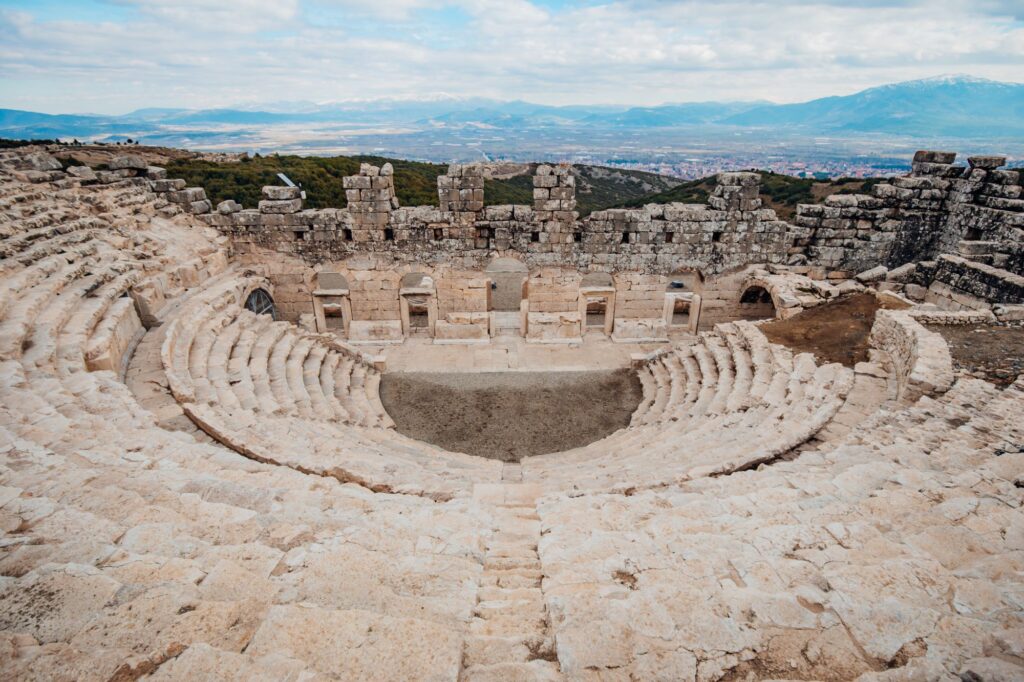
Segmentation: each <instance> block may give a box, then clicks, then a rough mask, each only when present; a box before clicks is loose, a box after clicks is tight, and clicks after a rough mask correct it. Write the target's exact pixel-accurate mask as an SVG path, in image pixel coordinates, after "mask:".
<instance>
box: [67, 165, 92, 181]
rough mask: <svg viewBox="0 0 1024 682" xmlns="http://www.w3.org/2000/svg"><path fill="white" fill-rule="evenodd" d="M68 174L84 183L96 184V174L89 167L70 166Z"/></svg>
mask: <svg viewBox="0 0 1024 682" xmlns="http://www.w3.org/2000/svg"><path fill="white" fill-rule="evenodd" d="M67 172H68V175H70V176H72V177H74V178H78V179H79V180H81V181H82V182H94V181H95V180H96V172H95V171H94V170H93V169H92V168H89V167H88V166H70V167H69V168H68V171H67Z"/></svg>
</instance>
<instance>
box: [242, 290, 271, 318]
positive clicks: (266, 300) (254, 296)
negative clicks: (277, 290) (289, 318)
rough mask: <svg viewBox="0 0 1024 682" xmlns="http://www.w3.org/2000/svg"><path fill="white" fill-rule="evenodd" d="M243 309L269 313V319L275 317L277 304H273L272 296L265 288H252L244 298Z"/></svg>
mask: <svg viewBox="0 0 1024 682" xmlns="http://www.w3.org/2000/svg"><path fill="white" fill-rule="evenodd" d="M245 309H246V310H249V311H252V312H254V313H256V314H257V315H270V319H272V320H276V319H277V306H275V305H274V298H273V297H272V296H271V295H270V292H269V291H267V290H266V289H253V290H252V291H251V292H249V295H248V296H247V297H246V299H245Z"/></svg>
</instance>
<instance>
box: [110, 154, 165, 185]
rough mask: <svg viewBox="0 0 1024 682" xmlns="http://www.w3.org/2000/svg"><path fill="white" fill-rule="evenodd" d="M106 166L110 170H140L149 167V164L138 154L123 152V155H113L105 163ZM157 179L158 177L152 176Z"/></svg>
mask: <svg viewBox="0 0 1024 682" xmlns="http://www.w3.org/2000/svg"><path fill="white" fill-rule="evenodd" d="M107 168H109V169H110V170H122V169H124V170H140V171H145V170H148V169H149V164H148V163H146V160H145V159H144V158H142V157H141V156H139V155H138V154H125V155H123V156H115V157H114V158H112V159H111V160H110V161H109V162H108V163H107ZM154 179H159V178H154Z"/></svg>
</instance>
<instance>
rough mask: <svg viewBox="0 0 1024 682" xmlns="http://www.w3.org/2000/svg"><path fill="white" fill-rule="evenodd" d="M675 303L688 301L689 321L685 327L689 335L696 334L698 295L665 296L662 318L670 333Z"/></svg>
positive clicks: (698, 309)
mask: <svg viewBox="0 0 1024 682" xmlns="http://www.w3.org/2000/svg"><path fill="white" fill-rule="evenodd" d="M676 301H688V302H689V303H690V321H689V324H688V325H687V331H688V332H690V333H691V334H696V333H697V325H698V324H700V294H695V293H693V292H692V291H687V292H685V293H684V292H680V293H671V292H670V293H666V294H665V309H664V316H665V327H666V330H667V331H672V316H673V313H674V311H675V307H676Z"/></svg>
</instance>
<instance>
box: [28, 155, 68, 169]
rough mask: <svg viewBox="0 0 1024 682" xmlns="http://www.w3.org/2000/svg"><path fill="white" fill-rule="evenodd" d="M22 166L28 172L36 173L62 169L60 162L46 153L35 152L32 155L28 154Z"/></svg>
mask: <svg viewBox="0 0 1024 682" xmlns="http://www.w3.org/2000/svg"><path fill="white" fill-rule="evenodd" d="M24 165H25V166H26V167H27V168H28V169H29V170H37V171H57V170H61V169H62V168H63V166H61V163H60V161H58V160H57V159H56V158H54V157H53V156H50V155H49V154H47V153H46V152H35V153H33V154H29V155H28V156H26V157H25V159H24Z"/></svg>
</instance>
